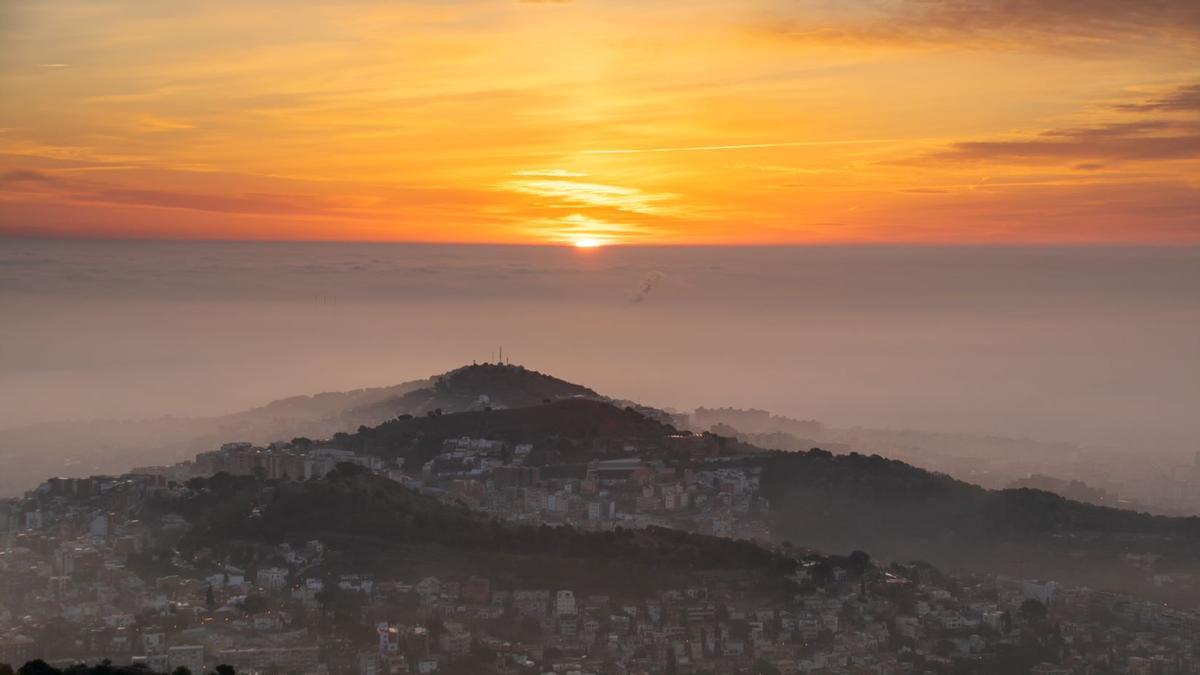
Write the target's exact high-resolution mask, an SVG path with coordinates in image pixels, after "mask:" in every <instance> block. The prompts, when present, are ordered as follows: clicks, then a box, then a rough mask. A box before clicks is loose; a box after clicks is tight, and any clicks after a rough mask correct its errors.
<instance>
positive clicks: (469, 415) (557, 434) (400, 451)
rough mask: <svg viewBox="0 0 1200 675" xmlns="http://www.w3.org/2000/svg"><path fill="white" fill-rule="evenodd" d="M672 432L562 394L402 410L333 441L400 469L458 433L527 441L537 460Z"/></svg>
mask: <svg viewBox="0 0 1200 675" xmlns="http://www.w3.org/2000/svg"><path fill="white" fill-rule="evenodd" d="M677 433H678V432H677V431H676V430H675V428H674V427H671V426H669V425H667V424H664V423H662V422H660V421H658V420H656V419H653V418H651V417H647V416H646V415H644V414H642V413H641V412H639V411H636V410H633V409H632V408H618V407H616V406H615V405H612V404H611V403H607V402H605V401H599V400H592V399H587V398H568V399H563V400H559V401H553V402H550V403H543V404H541V405H536V406H531V407H527V408H512V409H507V410H478V411H471V412H462V413H452V414H427V415H425V416H423V417H413V416H409V415H404V416H402V417H400V418H398V419H395V420H391V421H388V422H385V423H383V424H381V425H379V426H377V427H373V428H367V427H363V428H360V429H359V430H358V431H357V432H356V433H354V434H347V435H342V436H338V437H336V438H335V439H334V442H335V443H336V444H337V445H338V446H339V447H343V448H347V449H351V450H355V451H357V452H361V453H365V454H372V455H376V456H378V457H385V458H388V459H403V460H404V462H405V464H404V466H405V468H406V469H408V470H416V469H419V468H420V466H421V464H423V463H424V462H427V461H429V459H431V458H432V457H433V456H434V455H435V454H437V452H438V451H439V450H440V449H441V448H442V442H443V441H445V440H446V439H450V438H460V437H463V436H471V437H474V438H489V439H494V440H501V441H508V442H510V443H529V444H532V445H533V446H534V450H535V452H536V455H537V456H538V457H540V458H541V460H540V461H538V463H539V464H541V463H554V462H563V461H572V460H579V459H582V458H584V457H586V456H591V455H595V454H599V455H604V454H606V453H608V452H610V451H611V452H615V451H617V450H619V449H620V448H622V447H624V445H626V444H635V445H638V446H639V447H642V448H645V449H648V450H653V449H664V448H665V446H666V439H668V438H669V437H671V436H673V435H675V434H677Z"/></svg>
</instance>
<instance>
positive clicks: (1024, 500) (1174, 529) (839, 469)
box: [761, 450, 1200, 591]
mask: <svg viewBox="0 0 1200 675" xmlns="http://www.w3.org/2000/svg"><path fill="white" fill-rule="evenodd" d="M764 461H765V465H764V470H763V483H762V486H761V489H762V493H763V495H764V496H765V497H766V498H767V499H769V500H770V502H771V506H772V512H773V514H774V522H773V531H774V532H775V533H776V535H777V536H779V537H780V538H783V539H792V540H794V541H797V542H803V543H804V545H806V546H812V547H815V548H819V549H826V550H839V549H844V548H846V547H848V546H849V547H862V548H866V549H869V550H871V551H872V553H874V554H876V555H878V556H881V557H884V558H890V559H897V560H913V559H921V560H928V561H930V562H933V563H934V564H936V565H939V566H944V567H949V568H956V567H957V568H970V569H978V570H988V571H993V572H1000V573H1008V574H1012V575H1015V576H1021V577H1025V578H1043V579H1060V580H1064V579H1069V580H1070V581H1071V582H1072V583H1075V584H1083V585H1094V586H1097V587H1101V588H1125V589H1129V590H1138V591H1152V590H1153V589H1151V588H1146V587H1145V581H1144V580H1145V575H1144V574H1142V573H1140V572H1139V571H1138V570H1135V569H1133V567H1132V566H1131V565H1130V564H1129V562H1128V560H1127V559H1126V555H1127V554H1136V555H1141V554H1151V555H1152V556H1155V557H1157V558H1158V562H1157V565H1156V567H1157V568H1159V569H1164V570H1171V571H1183V572H1193V573H1200V519H1198V518H1171V517H1165V516H1153V515H1149V514H1145V513H1138V512H1135V511H1129V510H1122V509H1115V508H1109V507H1103V506H1096V505H1092V504H1085V503H1081V502H1077V501H1072V500H1069V499H1065V498H1063V497H1060V496H1059V495H1056V494H1053V493H1050V492H1044V491H1041V490H1031V489H1010V490H988V489H984V488H982V487H979V486H976V485H972V484H970V483H965V482H963V481H959V480H955V479H953V478H951V477H949V476H947V475H944V474H937V473H932V472H929V471H925V470H923V469H918V468H916V467H913V466H910V465H908V464H905V463H903V462H900V461H896V460H890V459H884V458H882V457H879V456H877V455H872V456H867V455H860V454H856V453H851V454H848V455H833V454H831V453H828V452H825V451H822V450H811V451H809V452H804V453H775V454H772V455H771V456H770V457H768V458H767V459H765V460H764Z"/></svg>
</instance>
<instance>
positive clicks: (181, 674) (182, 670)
mask: <svg viewBox="0 0 1200 675" xmlns="http://www.w3.org/2000/svg"><path fill="white" fill-rule="evenodd" d="M171 675H192V671H190V670H188V668H187V666H179V667H178V668H176V669H175V670H172V671H171Z"/></svg>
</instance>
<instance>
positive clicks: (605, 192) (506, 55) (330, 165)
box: [0, 0, 1200, 249]
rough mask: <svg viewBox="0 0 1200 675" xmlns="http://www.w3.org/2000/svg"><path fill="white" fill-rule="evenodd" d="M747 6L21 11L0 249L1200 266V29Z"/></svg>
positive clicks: (1089, 11) (1033, 14) (1045, 13)
mask: <svg viewBox="0 0 1200 675" xmlns="http://www.w3.org/2000/svg"><path fill="white" fill-rule="evenodd" d="M1164 2H1165V3H1167V4H1169V5H1172V6H1176V5H1177V6H1178V7H1180V8H1182V7H1184V6H1186V5H1188V3H1189V2H1191V0H1164ZM747 4H748V3H746V2H744V0H712V1H711V2H705V3H700V5H699V6H697V5H696V3H685V2H678V1H676V2H664V3H651V5H650V6H648V7H647V6H643V5H641V4H638V3H588V2H517V1H516V0H480V1H479V2H470V3H388V2H382V1H381V0H364V2H363V3H361V4H360V3H353V4H351V5H345V6H343V5H339V4H336V3H334V4H326V3H298V4H295V5H289V6H287V9H286V12H287V14H286V17H287V21H288V26H289V29H288V30H287V31H279V30H277V27H278V24H279V21H280V20H281V17H282V16H284V15H283V14H282V13H283V12H284V11H285V10H284V9H283V7H284V6H283V5H278V6H276V4H275V3H267V4H266V5H263V6H259V5H254V6H253V7H252V8H247V7H245V6H244V5H245V3H235V2H231V1H230V0H213V1H212V3H211V4H205V5H204V6H201V5H197V4H194V3H171V5H170V10H169V11H167V10H163V11H161V12H160V11H157V10H148V9H147V8H146V7H144V6H142V5H141V4H139V3H92V2H85V0H42V1H41V2H36V3H34V2H23V3H22V2H16V3H8V5H11V6H8V5H6V6H5V7H4V9H3V10H0V17H3V18H2V19H0V27H2V28H3V30H0V33H2V34H3V35H4V38H3V43H2V44H3V49H0V55H3V57H4V58H3V59H0V93H8V94H9V95H8V96H0V236H6V235H25V236H28V235H33V236H64V237H131V238H169V239H268V240H358V241H380V240H389V241H447V242H450V241H453V242H505V243H523V244H553V245H562V246H572V247H575V248H579V249H585V248H598V247H604V246H625V245H644V244H654V245H670V244H683V245H696V244H786V243H791V244H796V243H828V242H831V241H836V242H845V243H883V242H889V243H1072V242H1074V243H1083V242H1114V243H1116V242H1139V243H1176V242H1200V226H1198V225H1197V222H1196V218H1195V215H1194V214H1195V211H1196V209H1195V208H1194V205H1195V204H1196V203H1197V201H1198V200H1200V181H1198V180H1197V179H1196V178H1195V176H1200V151H1198V150H1197V149H1196V144H1195V143H1194V140H1195V138H1196V128H1195V125H1194V123H1193V121H1192V119H1193V117H1194V114H1195V112H1196V109H1197V103H1196V99H1195V93H1194V92H1195V91H1197V88H1200V70H1197V68H1196V66H1195V65H1194V64H1195V63H1197V62H1200V61H1198V60H1197V56H1200V41H1196V40H1195V39H1194V38H1195V36H1196V35H1197V32H1196V27H1195V24H1194V22H1179V21H1176V20H1174V19H1173V18H1172V17H1174V16H1175V14H1173V13H1172V12H1170V11H1161V12H1159V11H1154V12H1150V11H1145V10H1144V9H1142V8H1141V7H1140V5H1139V3H1115V2H1108V3H1066V2H1063V3H1057V4H1056V3H1051V4H1054V6H1055V7H1058V6H1059V4H1061V5H1062V11H1058V10H1057V9H1055V10H1051V9H1043V8H1042V6H1041V5H1042V3H1006V2H1003V1H1002V0H938V1H937V2H921V1H920V0H895V1H894V2H886V3H881V2H872V1H871V0H846V2H845V3H796V2H788V1H786V0H763V2H762V3H759V2H752V3H749V5H750V6H753V7H754V8H755V9H754V10H752V11H751V10H748V9H747ZM1191 4H1194V2H1192V3H1191ZM1156 6H1157V5H1156ZM955 8H957V9H955ZM222 10H226V11H222ZM1181 11H1182V10H1181ZM951 17H962V20H961V22H960V21H958V20H954V21H952V20H950V18H951ZM893 26H900V29H899V30H895V31H893V30H891V29H890V28H886V27H893ZM1064 34H1065V35H1064ZM1151 36H1153V38H1151ZM1064 40H1066V41H1067V42H1068V43H1070V44H1069V48H1063V41H1064ZM934 47H936V48H934ZM1117 47H1119V48H1120V49H1117ZM548 54H550V55H553V56H552V58H547V55H548ZM948 55H952V58H947V56H948ZM1098 56H1103V57H1104V58H1103V59H1099V58H1097V57H1098ZM797 64H804V67H798V65H797ZM1101 64H1105V65H1101ZM1114 64H1116V65H1120V66H1121V67H1111V66H1112V65H1114ZM1030 73H1038V74H1039V76H1038V77H1030V76H1029V74H1030ZM897 83H903V85H902V86H899V85H898V84H897ZM965 92H970V94H969V95H967V94H966V93H965ZM1014 102H1020V103H1021V105H1015V104H1014Z"/></svg>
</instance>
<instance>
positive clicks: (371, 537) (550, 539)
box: [151, 465, 796, 592]
mask: <svg viewBox="0 0 1200 675" xmlns="http://www.w3.org/2000/svg"><path fill="white" fill-rule="evenodd" d="M190 487H192V489H193V492H192V494H191V495H189V496H187V497H182V498H162V499H159V500H156V501H155V502H153V503H152V505H151V511H152V512H154V513H158V514H162V513H175V514H179V515H182V516H183V517H184V518H185V519H187V520H188V521H189V522H190V523H191V524H192V526H193V529H192V530H191V531H190V532H189V534H188V535H187V536H186V537H185V539H184V540H183V541H182V542H181V543H180V546H179V548H180V550H181V551H182V552H183V553H184V555H185V556H188V557H191V556H195V555H198V554H201V552H204V553H206V554H215V555H218V556H224V555H229V556H232V558H233V559H235V560H236V559H247V560H249V559H257V558H260V557H261V559H264V560H265V559H269V558H270V556H271V555H273V553H272V552H271V551H273V549H274V547H275V546H276V545H278V544H280V543H284V542H290V543H303V542H305V541H308V540H312V539H318V540H321V541H322V542H324V543H325V544H326V545H327V546H328V547H329V548H330V549H331V550H332V551H333V552H334V553H335V554H336V560H334V561H333V562H332V563H331V564H335V565H338V566H340V567H343V568H344V569H355V570H360V571H384V570H387V571H390V572H396V571H399V570H404V571H406V572H410V573H414V574H430V573H437V574H446V573H460V574H470V573H475V574H482V573H487V574H488V575H489V576H491V577H492V578H506V579H509V580H511V581H512V582H513V583H519V582H520V581H522V580H528V581H530V582H537V583H539V584H542V585H545V584H547V583H550V584H555V583H568V582H569V583H570V584H573V585H576V586H578V587H580V588H592V589H607V590H609V591H613V590H618V589H620V590H623V591H624V592H636V591H637V590H638V589H645V590H651V589H653V588H655V587H656V585H657V584H661V583H664V582H665V580H668V579H671V580H677V579H680V578H686V577H687V575H690V574H694V573H696V572H700V571H725V572H746V573H748V574H752V575H756V576H758V577H759V578H760V579H763V580H766V579H770V580H771V583H782V576H783V575H784V574H786V573H790V572H792V571H794V570H795V568H796V562H795V560H793V559H791V558H790V557H784V556H780V555H777V554H774V553H772V552H770V551H768V550H766V549H763V548H759V547H758V546H755V545H754V544H751V543H749V542H742V541H733V540H729V539H719V538H715V537H706V536H701V535H694V534H688V533H684V532H680V531H676V530H668V529H664V528H647V529H642V530H637V531H633V530H618V531H615V532H582V531H577V530H575V529H573V528H570V527H557V528H552V527H547V526H542V527H529V526H512V525H505V524H501V523H499V522H496V521H491V520H488V519H486V518H484V517H481V516H480V515H478V514H476V513H473V512H471V511H469V510H466V509H462V508H456V507H452V506H448V505H445V504H442V503H440V502H438V501H436V500H434V499H431V498H428V497H424V496H421V495H419V494H416V493H414V492H412V491H410V490H408V489H406V488H404V487H403V486H402V485H400V484H399V483H396V482H394V481H390V480H387V479H385V478H382V477H379V476H376V475H372V474H369V473H367V472H365V471H363V470H361V469H358V468H357V467H354V466H351V465H341V466H339V468H338V469H337V470H335V471H333V472H331V473H330V474H329V475H328V476H327V477H326V478H324V479H322V480H313V481H283V482H278V483H266V482H262V481H258V480H256V479H255V478H253V477H248V476H247V477H238V478H235V477H232V476H228V475H225V474H218V475H217V476H214V477H213V478H211V479H196V480H194V481H192V483H190Z"/></svg>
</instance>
